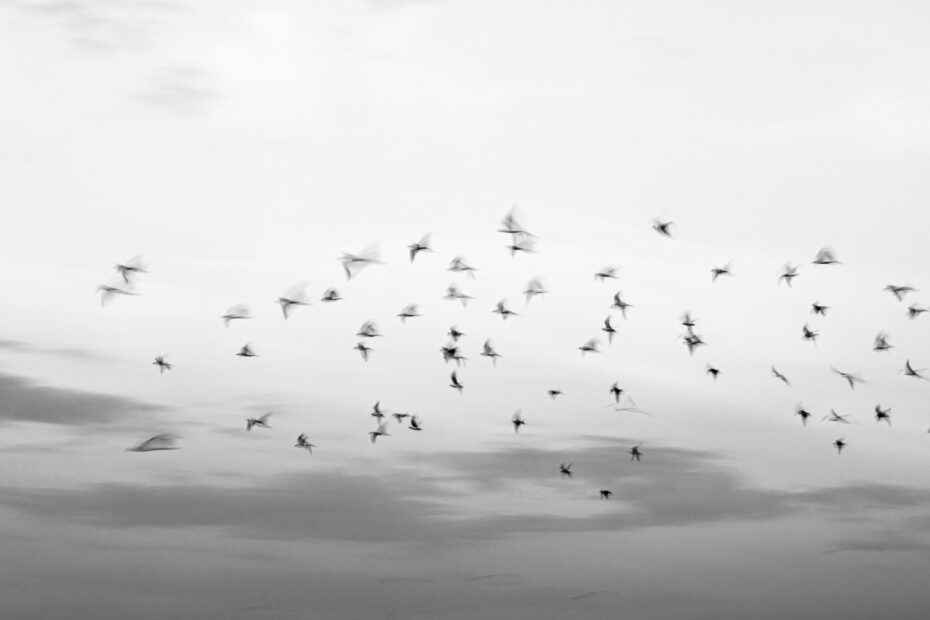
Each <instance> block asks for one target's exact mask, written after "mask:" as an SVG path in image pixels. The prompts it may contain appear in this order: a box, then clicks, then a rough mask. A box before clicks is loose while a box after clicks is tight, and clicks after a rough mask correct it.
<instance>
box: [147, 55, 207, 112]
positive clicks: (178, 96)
mask: <svg viewBox="0 0 930 620" xmlns="http://www.w3.org/2000/svg"><path fill="white" fill-rule="evenodd" d="M218 96H219V93H218V92H217V90H216V89H215V88H214V87H213V86H212V84H211V76H210V74H209V73H208V72H206V71H204V70H202V69H198V68H195V67H166V68H163V69H161V70H160V71H157V72H156V73H154V74H152V75H150V76H149V78H148V81H147V85H146V87H145V89H144V90H143V91H142V93H140V94H139V99H140V100H141V101H144V102H146V103H149V104H152V105H154V106H156V107H160V108H163V109H165V110H168V111H169V112H172V113H174V114H180V115H188V114H195V113H197V112H200V111H202V110H203V109H204V108H205V107H206V106H207V105H208V104H210V103H211V102H212V101H214V100H215V99H216V98H217V97H218Z"/></svg>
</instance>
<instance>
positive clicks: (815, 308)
mask: <svg viewBox="0 0 930 620" xmlns="http://www.w3.org/2000/svg"><path fill="white" fill-rule="evenodd" d="M829 309H830V306H822V305H821V304H820V302H818V301H815V302H814V303H812V304H811V314H819V315H820V316H827V310H829Z"/></svg>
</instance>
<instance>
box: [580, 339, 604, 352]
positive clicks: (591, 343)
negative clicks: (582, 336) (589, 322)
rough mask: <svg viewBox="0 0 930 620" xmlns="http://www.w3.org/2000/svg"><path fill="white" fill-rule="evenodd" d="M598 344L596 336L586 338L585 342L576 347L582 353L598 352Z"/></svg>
mask: <svg viewBox="0 0 930 620" xmlns="http://www.w3.org/2000/svg"><path fill="white" fill-rule="evenodd" d="M599 344H600V343H599V342H598V340H597V338H592V339H591V340H588V341H587V342H586V343H584V344H583V345H581V346H580V347H578V350H579V351H581V354H582V355H584V354H585V353H600V351H599V350H598V348H597V347H598V345H599Z"/></svg>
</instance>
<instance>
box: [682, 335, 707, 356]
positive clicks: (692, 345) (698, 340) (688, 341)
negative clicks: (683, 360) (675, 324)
mask: <svg viewBox="0 0 930 620" xmlns="http://www.w3.org/2000/svg"><path fill="white" fill-rule="evenodd" d="M683 338H684V342H685V346H686V347H688V353H689V354H691V355H694V351H695V349H697V348H698V347H699V346H702V345H706V344H707V343H706V342H705V341H704V338H703V337H702V336H699V335H698V334H695V333H694V332H691V333H689V334H685V335H684V336H683Z"/></svg>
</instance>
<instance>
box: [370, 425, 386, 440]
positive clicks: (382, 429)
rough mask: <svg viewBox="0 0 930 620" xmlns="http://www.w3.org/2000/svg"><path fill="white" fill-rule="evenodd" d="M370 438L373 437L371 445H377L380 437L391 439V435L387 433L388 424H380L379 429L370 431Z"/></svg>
mask: <svg viewBox="0 0 930 620" xmlns="http://www.w3.org/2000/svg"><path fill="white" fill-rule="evenodd" d="M368 436H369V437H371V443H375V442H376V441H377V440H378V437H389V436H390V433H388V432H387V423H382V424H379V425H378V428H376V429H375V430H373V431H369V433H368Z"/></svg>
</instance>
